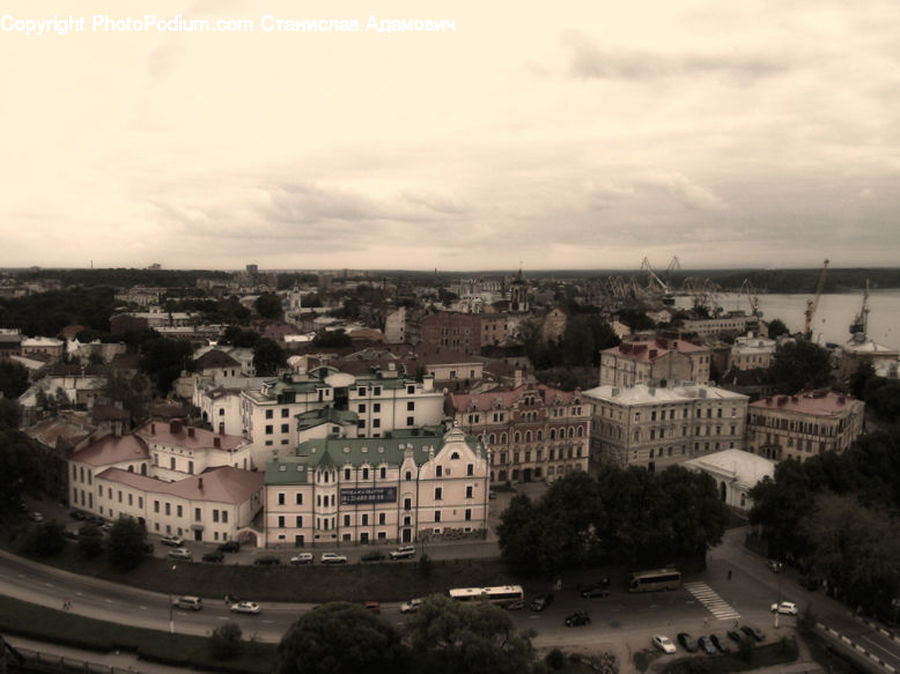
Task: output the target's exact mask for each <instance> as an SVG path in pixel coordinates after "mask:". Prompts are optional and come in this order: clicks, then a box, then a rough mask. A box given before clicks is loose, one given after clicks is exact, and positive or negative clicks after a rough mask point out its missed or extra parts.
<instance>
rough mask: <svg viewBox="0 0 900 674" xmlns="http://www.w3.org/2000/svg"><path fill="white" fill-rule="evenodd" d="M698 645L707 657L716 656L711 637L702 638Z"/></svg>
mask: <svg viewBox="0 0 900 674" xmlns="http://www.w3.org/2000/svg"><path fill="white" fill-rule="evenodd" d="M697 643H698V644H700V650H701V651H703V652H704V653H706V654H707V655H715V654H716V647H715V644H713V642H712V639H710V638H709V637H707V636H702V637H700V639H699V640H698V642H697Z"/></svg>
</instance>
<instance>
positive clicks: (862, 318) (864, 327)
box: [850, 279, 869, 344]
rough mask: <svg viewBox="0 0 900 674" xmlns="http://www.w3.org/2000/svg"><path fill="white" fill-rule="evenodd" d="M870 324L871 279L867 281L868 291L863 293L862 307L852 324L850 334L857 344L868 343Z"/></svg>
mask: <svg viewBox="0 0 900 674" xmlns="http://www.w3.org/2000/svg"><path fill="white" fill-rule="evenodd" d="M868 324H869V279H866V290H865V292H864V293H863V302H862V307H861V308H860V310H859V313H858V314H857V315H856V319H855V320H854V321H853V323H851V324H850V334H851V335H852V339H853V341H854V342H855V343H856V344H862V343H863V342H865V341H866V332H867V331H868Z"/></svg>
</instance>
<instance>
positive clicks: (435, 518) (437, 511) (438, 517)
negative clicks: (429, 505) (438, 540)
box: [434, 510, 441, 522]
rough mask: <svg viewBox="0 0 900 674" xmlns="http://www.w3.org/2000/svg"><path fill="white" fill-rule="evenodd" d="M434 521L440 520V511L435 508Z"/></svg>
mask: <svg viewBox="0 0 900 674" xmlns="http://www.w3.org/2000/svg"><path fill="white" fill-rule="evenodd" d="M434 521H435V522H440V521H441V511H440V510H435V511H434Z"/></svg>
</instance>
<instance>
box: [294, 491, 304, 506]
mask: <svg viewBox="0 0 900 674" xmlns="http://www.w3.org/2000/svg"><path fill="white" fill-rule="evenodd" d="M295 500H296V502H297V505H303V494H302V493H300V492H297V494H296V499H295Z"/></svg>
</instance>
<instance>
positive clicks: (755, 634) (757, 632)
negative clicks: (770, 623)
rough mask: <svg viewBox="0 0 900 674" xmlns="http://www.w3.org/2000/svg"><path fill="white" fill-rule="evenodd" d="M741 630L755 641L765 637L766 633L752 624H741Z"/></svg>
mask: <svg viewBox="0 0 900 674" xmlns="http://www.w3.org/2000/svg"><path fill="white" fill-rule="evenodd" d="M741 632H743V633H744V634H746V635H747V636H748V637H751V638H753V639H755V640H756V641H762V640H763V639H765V638H766V635H765V634H763V633H762V630H761V629H759V628H758V627H755V626H753V625H741Z"/></svg>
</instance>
